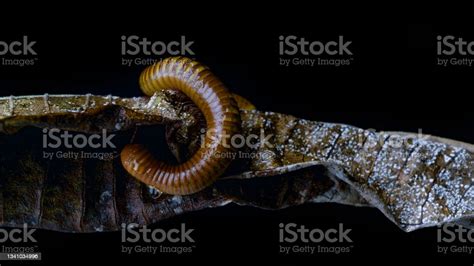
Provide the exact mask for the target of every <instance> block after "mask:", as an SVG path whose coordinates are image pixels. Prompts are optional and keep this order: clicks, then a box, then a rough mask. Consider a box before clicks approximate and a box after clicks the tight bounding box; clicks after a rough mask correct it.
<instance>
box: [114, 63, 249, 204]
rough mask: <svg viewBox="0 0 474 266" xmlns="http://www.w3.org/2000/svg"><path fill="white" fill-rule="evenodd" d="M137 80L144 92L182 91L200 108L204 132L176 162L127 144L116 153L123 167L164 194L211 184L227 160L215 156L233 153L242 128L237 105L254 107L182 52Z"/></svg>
mask: <svg viewBox="0 0 474 266" xmlns="http://www.w3.org/2000/svg"><path fill="white" fill-rule="evenodd" d="M139 82H140V87H141V89H142V91H143V92H144V93H145V94H146V95H148V96H152V95H153V94H154V93H156V92H157V91H160V90H169V89H171V90H179V91H181V92H182V93H184V94H185V95H186V96H188V97H189V98H190V99H191V101H192V102H194V104H196V106H197V107H198V108H199V109H200V110H201V111H202V113H203V115H204V118H205V120H206V125H207V133H206V136H205V137H204V140H203V143H201V146H200V148H199V149H198V150H197V151H196V152H195V153H194V155H192V156H191V158H190V159H189V160H187V161H186V162H183V163H181V164H178V165H169V164H166V163H165V162H162V161H158V160H156V159H155V157H154V156H153V155H152V154H151V152H150V151H149V150H148V149H147V148H146V147H145V146H144V145H141V144H129V145H127V146H125V147H124V149H123V150H122V152H121V160H122V164H123V166H124V168H125V169H126V170H127V172H128V173H129V174H130V175H132V176H133V177H135V178H137V179H138V180H140V181H141V182H143V183H145V184H147V185H150V186H152V187H154V188H156V189H158V190H159V191H161V192H164V193H167V194H173V195H187V194H192V193H195V192H198V191H200V190H202V189H204V188H206V187H207V186H209V185H210V184H212V183H213V182H214V181H215V180H216V179H217V178H218V177H219V176H220V175H222V173H223V172H224V171H225V169H226V168H227V167H228V165H229V164H230V162H231V160H230V159H229V158H223V157H220V156H214V155H216V154H224V153H227V152H234V150H235V149H234V148H233V147H231V146H230V139H231V137H232V136H234V135H235V134H239V133H240V132H241V118H240V113H239V106H240V107H241V108H242V109H253V108H254V106H253V105H252V104H251V103H250V102H248V101H247V100H246V99H244V98H243V97H240V96H238V95H234V94H232V93H230V92H229V91H228V89H227V88H226V87H225V86H224V84H223V83H222V82H221V81H220V80H219V79H218V78H217V77H216V76H215V75H214V74H213V73H212V72H211V71H210V70H209V68H207V67H206V66H204V65H202V64H200V63H198V62H196V61H194V60H191V59H189V58H186V57H171V58H166V59H164V60H162V61H160V62H158V63H156V64H154V65H152V66H149V67H148V68H146V69H145V70H144V71H143V73H142V74H141V75H140V81H139Z"/></svg>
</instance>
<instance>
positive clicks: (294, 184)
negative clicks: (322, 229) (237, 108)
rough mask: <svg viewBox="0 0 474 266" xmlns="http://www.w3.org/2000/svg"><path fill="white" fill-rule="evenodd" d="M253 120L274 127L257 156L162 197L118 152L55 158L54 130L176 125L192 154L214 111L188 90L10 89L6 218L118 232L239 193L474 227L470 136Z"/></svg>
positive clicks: (172, 139)
mask: <svg viewBox="0 0 474 266" xmlns="http://www.w3.org/2000/svg"><path fill="white" fill-rule="evenodd" d="M241 118H242V129H243V135H244V136H249V135H251V134H254V135H257V136H271V137H270V138H269V139H268V142H269V144H270V145H256V146H257V147H253V148H248V147H247V148H243V149H242V150H240V151H239V152H240V154H241V155H245V156H240V158H239V159H236V160H235V161H234V162H232V164H231V166H230V167H229V169H228V170H227V171H226V172H225V173H224V175H223V176H222V177H221V178H220V179H219V180H218V181H217V182H215V183H214V184H213V185H211V186H210V187H208V188H206V189H204V190H202V191H200V192H198V193H195V194H191V195H186V196H172V195H162V196H160V197H154V195H153V194H152V190H150V189H149V188H148V186H146V185H144V184H142V183H140V182H139V181H137V180H135V179H134V178H132V177H131V176H130V175H129V174H128V173H127V172H126V171H125V170H124V169H123V167H122V165H121V164H120V158H118V156H116V157H113V158H110V159H107V160H99V159H97V158H79V159H65V158H61V159H52V160H47V159H44V158H43V156H42V154H43V149H42V147H41V136H42V135H41V134H42V128H60V129H63V130H70V131H75V132H83V133H96V132H100V131H101V130H102V129H106V130H107V131H110V132H115V133H116V134H117V138H116V139H118V140H119V143H120V145H117V147H116V150H114V151H113V152H115V154H119V153H120V149H121V148H122V147H123V146H124V145H126V144H128V143H129V142H130V141H131V136H132V135H133V131H134V129H136V128H137V127H139V128H141V130H146V129H147V126H150V125H167V129H168V133H169V134H168V135H167V136H168V138H167V141H168V145H169V147H170V148H171V151H172V153H173V155H175V157H177V159H178V160H183V159H184V158H187V157H189V153H190V152H189V151H193V150H195V149H196V145H199V144H198V143H199V128H200V127H201V124H202V116H201V115H200V113H199V111H196V108H195V107H194V106H193V105H192V104H190V103H189V101H187V100H186V97H184V96H183V95H182V94H181V93H179V92H175V91H162V92H157V93H156V94H155V95H154V96H153V97H151V98H148V97H140V98H130V99H125V98H119V97H112V96H106V97H103V96H93V95H57V96H52V95H50V96H48V95H43V96H22V97H5V98H0V205H1V206H0V224H1V225H3V226H21V225H22V224H23V223H27V224H28V225H30V226H32V227H37V228H44V229H51V230H58V231H67V232H94V231H113V230H119V229H120V225H121V224H122V223H138V224H143V225H144V224H149V223H154V222H157V221H159V220H162V219H165V218H168V217H172V216H175V215H178V214H181V213H183V212H189V211H195V210H199V209H204V208H210V207H218V206H223V205H226V204H228V203H232V202H234V203H237V204H242V205H251V206H256V207H260V208H266V209H280V208H285V207H290V206H295V205H299V204H303V203H319V202H334V203H341V204H349V205H354V206H367V207H375V208H377V209H379V210H380V211H381V212H382V213H383V214H384V215H385V216H386V217H387V218H389V219H390V220H391V221H393V222H394V223H395V224H397V225H398V226H399V227H400V228H401V229H403V230H405V231H412V230H415V229H418V228H422V227H428V226H435V225H439V224H443V223H447V222H455V223H459V224H462V225H464V226H466V227H471V228H472V227H474V218H473V210H474V189H473V188H472V186H473V184H474V157H473V156H474V146H472V145H470V144H466V143H461V142H457V141H453V140H448V139H443V138H439V137H433V136H426V135H424V136H418V135H415V134H410V133H401V132H380V133H378V132H375V131H372V130H363V129H360V128H357V127H353V126H349V125H342V124H333V123H325V122H319V121H308V120H304V119H299V118H296V117H293V116H291V115H285V114H278V113H272V112H261V111H258V110H251V111H249V110H241ZM174 125H177V126H174ZM179 147H186V149H185V150H187V151H188V152H187V153H186V152H182V149H180V148H179Z"/></svg>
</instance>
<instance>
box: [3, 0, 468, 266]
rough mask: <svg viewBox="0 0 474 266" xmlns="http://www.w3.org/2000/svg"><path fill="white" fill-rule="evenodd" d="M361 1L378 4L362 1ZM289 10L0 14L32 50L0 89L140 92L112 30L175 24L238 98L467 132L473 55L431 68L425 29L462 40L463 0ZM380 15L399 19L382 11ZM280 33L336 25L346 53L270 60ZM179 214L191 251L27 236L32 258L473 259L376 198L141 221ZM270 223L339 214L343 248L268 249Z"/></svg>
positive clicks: (332, 219) (170, 29)
mask: <svg viewBox="0 0 474 266" xmlns="http://www.w3.org/2000/svg"><path fill="white" fill-rule="evenodd" d="M143 8H144V9H146V7H143ZM175 8H176V7H175ZM372 8H380V10H379V11H377V12H372V11H371V10H372ZM190 9H192V8H190ZM301 9H306V10H305V12H304V13H303V11H294V10H284V11H282V10H279V11H278V12H276V11H270V10H266V9H264V10H253V8H252V7H250V6H247V7H245V8H242V9H240V8H238V9H236V7H235V6H227V7H225V11H223V12H218V11H212V12H208V13H206V14H204V13H200V11H195V12H189V14H188V13H182V12H181V9H178V10H179V12H178V11H176V12H175V13H174V14H171V15H169V16H164V15H163V14H165V13H166V10H165V8H164V7H163V8H156V9H155V10H154V12H150V13H151V14H147V15H144V14H142V13H139V14H138V16H137V18H135V17H132V16H128V15H127V14H123V15H122V14H115V16H114V19H109V18H108V17H107V16H106V15H107V14H108V13H103V14H102V15H100V16H98V17H95V20H94V21H92V20H91V19H90V17H89V15H88V13H82V14H81V15H80V16H78V17H77V20H76V21H75V22H74V23H73V22H70V20H74V19H70V20H68V22H62V19H64V17H66V18H67V17H68V15H67V14H66V15H64V14H63V16H64V17H61V19H56V18H53V19H52V20H53V21H52V22H49V23H48V22H47V23H44V24H39V23H37V22H38V20H36V21H35V22H32V23H26V25H21V24H18V25H16V27H3V28H2V30H1V32H0V33H1V34H0V39H2V40H6V41H10V40H17V39H20V38H21V37H22V36H23V35H28V36H29V38H30V39H31V40H35V41H37V45H35V50H37V52H38V56H37V57H38V58H39V60H38V62H37V65H35V66H32V67H21V68H20V67H11V66H9V67H5V66H0V95H2V96H8V95H30V94H43V93H50V94H57V93H71V94H73V93H79V94H85V93H92V94H102V95H107V94H113V95H117V96H126V97H130V96H139V95H141V92H140V90H139V87H138V84H137V79H138V75H139V73H140V72H141V70H142V69H143V67H126V66H121V57H122V55H121V54H120V45H121V39H120V37H121V36H122V35H138V36H140V37H147V38H148V39H152V40H163V41H171V40H177V39H179V37H180V36H181V35H185V36H186V39H189V40H192V41H194V44H193V46H192V50H193V51H194V52H195V53H196V55H195V57H196V59H198V60H199V61H201V62H203V63H205V64H207V65H208V66H209V67H210V68H211V69H212V70H213V71H214V72H215V74H216V75H217V76H219V77H221V79H222V80H223V81H224V82H225V83H226V84H227V85H228V87H229V88H230V89H231V90H232V91H234V92H236V93H238V94H241V95H243V96H245V97H246V98H248V99H250V100H251V101H252V102H253V103H255V105H256V106H257V107H258V109H260V110H270V111H276V112H281V113H287V114H292V115H295V116H298V117H302V118H306V119H309V120H321V121H330V122H341V123H346V124H352V125H355V126H358V127H362V128H374V129H377V130H392V131H409V132H416V131H417V130H418V129H422V130H423V133H427V134H433V135H439V136H442V137H447V138H453V139H457V140H461V141H465V142H468V143H474V134H473V133H474V127H473V123H472V122H473V118H474V112H473V111H472V96H471V92H470V90H471V87H472V86H471V81H472V73H473V69H474V68H473V67H448V68H442V67H437V66H436V64H435V63H436V46H435V45H436V35H438V34H440V35H443V34H452V35H460V36H462V37H464V38H466V39H471V40H474V34H473V33H472V32H473V31H472V25H473V24H472V17H473V16H472V5H470V3H468V4H467V5H465V6H462V7H458V8H449V9H446V8H445V7H444V6H434V7H433V6H430V7H426V6H423V7H421V8H413V9H412V7H411V6H407V7H406V8H404V9H403V12H406V13H399V11H398V10H392V7H390V6H388V7H373V6H370V7H361V8H360V10H364V11H365V13H362V12H360V11H359V9H352V7H348V8H347V10H346V11H344V12H343V11H339V10H340V9H339V8H336V7H331V9H330V10H331V11H333V12H331V15H329V14H327V10H326V9H325V8H323V7H320V8H310V7H309V6H308V7H306V6H302V8H301ZM308 9H310V10H308ZM230 10H234V11H236V12H235V14H232V15H230V14H228V12H229V11H230ZM336 10H337V11H336ZM389 11H392V12H389ZM110 12H111V13H112V11H110ZM130 12H131V11H130ZM173 12H174V11H173ZM385 12H386V13H385ZM209 13H210V14H209ZM366 13H369V14H370V15H374V17H373V18H372V16H367V15H366ZM290 14H292V15H290ZM385 14H390V16H391V17H396V18H398V19H400V20H399V21H398V22H396V23H395V22H393V21H392V22H389V21H387V19H385ZM323 15H325V16H323ZM422 15H428V16H427V17H425V16H422ZM145 17H146V19H144V18H145ZM459 18H462V19H459ZM44 19H45V18H44ZM436 19H440V20H441V21H438V20H436ZM287 34H292V35H296V36H300V37H305V38H306V39H311V40H332V39H337V36H339V35H343V36H344V39H347V40H352V42H353V43H352V44H351V50H352V51H353V53H354V61H353V64H352V65H351V66H342V67H283V66H279V64H278V58H279V54H278V37H279V36H280V35H287ZM182 222H184V223H186V224H187V225H189V227H192V228H196V234H195V238H196V240H197V244H196V246H197V248H196V250H195V251H194V252H193V254H192V255H187V256H183V255H181V256H162V255H159V256H149V255H133V256H129V255H124V254H121V252H120V233H119V232H116V233H99V234H68V233H58V232H50V231H39V232H38V234H37V239H38V240H39V248H40V250H41V252H42V253H43V261H42V263H44V264H45V265H50V263H53V262H57V263H59V264H61V262H62V261H63V262H64V261H71V260H72V261H81V262H91V261H93V260H95V259H97V258H102V259H105V260H109V259H111V260H118V261H120V262H130V263H131V264H133V265H135V264H136V265H140V264H142V263H141V262H142V261H143V263H145V261H147V262H148V263H157V264H158V263H168V262H172V261H173V262H200V261H203V262H207V263H212V264H214V263H215V264H227V263H237V262H240V263H255V262H256V261H261V262H264V263H270V262H273V263H277V264H285V265H299V264H307V263H312V264H315V263H317V262H318V261H319V260H320V259H321V256H322V257H324V258H325V259H329V260H330V262H331V263H334V262H344V263H356V262H369V263H370V262H373V263H377V262H379V260H377V259H376V258H382V259H389V260H390V261H399V262H406V261H408V260H411V257H418V258H421V259H427V258H429V259H433V260H435V261H437V262H443V263H444V262H450V263H453V264H456V265H472V263H473V261H472V258H469V257H467V256H460V255H458V256H443V255H440V254H437V252H436V246H437V243H436V228H429V229H422V230H419V231H416V232H413V233H405V232H403V231H401V230H400V229H399V228H397V227H396V226H395V225H394V224H392V223H391V222H390V221H389V220H388V219H386V218H385V217H384V216H383V215H382V214H381V213H380V212H379V211H377V210H375V209H369V208H356V207H348V206H340V205H335V204H320V205H315V204H308V205H304V206H300V207H295V208H291V209H287V210H282V211H273V212H271V211H264V210H258V209H254V208H251V207H239V206H235V205H231V206H227V207H222V208H218V209H212V210H204V211H200V212H196V213H190V214H185V215H182V216H180V217H176V218H173V219H169V220H167V221H164V222H162V223H160V224H157V225H154V226H155V227H164V228H171V227H174V226H176V225H177V224H180V223H182ZM281 222H296V223H300V224H304V225H306V226H308V227H320V228H328V227H334V226H336V225H337V224H338V223H343V224H344V225H345V227H347V228H352V229H353V230H352V231H353V233H351V236H353V240H354V249H353V251H352V252H351V253H349V254H346V255H334V254H329V255H314V256H289V257H287V256H283V255H280V254H279V253H278V245H279V243H278V224H279V223H281ZM1 264H2V265H4V263H1ZM5 264H6V263H5ZM18 264H24V263H18ZM31 264H39V263H36V262H35V263H31Z"/></svg>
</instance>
